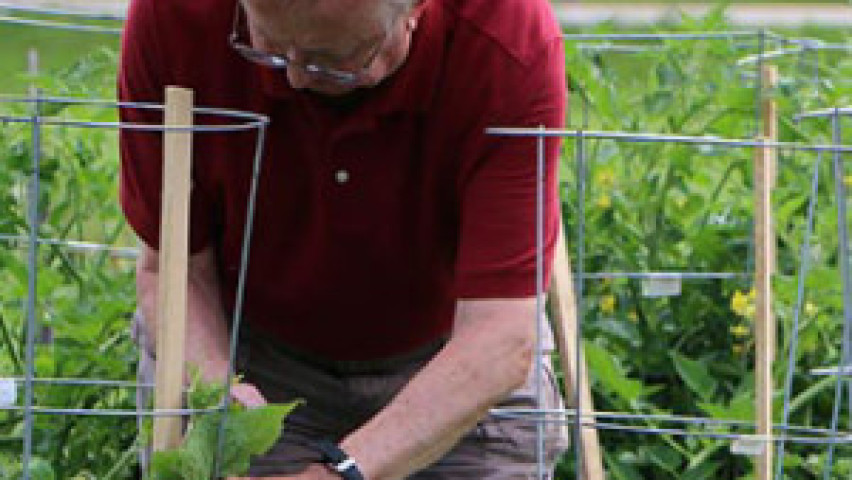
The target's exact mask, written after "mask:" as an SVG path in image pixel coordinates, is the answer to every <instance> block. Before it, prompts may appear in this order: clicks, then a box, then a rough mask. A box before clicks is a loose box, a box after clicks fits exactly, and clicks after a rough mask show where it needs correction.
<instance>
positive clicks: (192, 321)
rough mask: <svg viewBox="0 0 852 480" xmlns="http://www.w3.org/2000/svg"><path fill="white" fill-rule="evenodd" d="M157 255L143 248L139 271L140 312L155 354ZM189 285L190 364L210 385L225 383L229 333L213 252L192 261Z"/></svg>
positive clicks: (187, 351)
mask: <svg viewBox="0 0 852 480" xmlns="http://www.w3.org/2000/svg"><path fill="white" fill-rule="evenodd" d="M158 269H159V267H158V258H157V252H156V251H154V250H151V249H149V248H148V247H143V249H142V253H141V256H140V259H139V263H138V265H137V271H136V290H137V297H138V302H139V308H140V309H141V310H142V314H143V317H144V318H145V329H146V332H147V333H148V335H147V336H148V338H149V342H150V344H149V345H147V346H146V348H149V349H151V350H153V348H154V347H155V344H156V332H157V324H158V322H159V321H160V320H159V319H158V318H157V281H158V276H159V273H158ZM188 272H189V274H188V275H189V276H188V285H187V325H186V328H187V335H186V338H187V349H186V355H187V357H186V360H187V363H188V364H192V365H197V366H198V367H199V368H200V369H201V373H202V375H203V377H204V378H205V379H206V380H208V381H222V380H224V378H225V375H226V374H227V367H228V351H229V349H228V338H229V337H228V330H227V326H226V322H225V316H224V311H223V309H222V306H221V301H220V297H219V281H218V276H217V272H216V262H215V257H214V254H213V252H212V251H211V250H210V249H207V250H204V251H202V252H200V253H198V254H195V255H193V256H192V257H191V258H190V264H189V270H188Z"/></svg>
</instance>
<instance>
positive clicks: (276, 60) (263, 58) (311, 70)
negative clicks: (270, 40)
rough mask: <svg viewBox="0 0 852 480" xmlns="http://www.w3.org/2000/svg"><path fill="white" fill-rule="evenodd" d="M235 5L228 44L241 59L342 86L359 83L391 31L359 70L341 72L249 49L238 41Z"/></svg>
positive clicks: (238, 11) (238, 25)
mask: <svg viewBox="0 0 852 480" xmlns="http://www.w3.org/2000/svg"><path fill="white" fill-rule="evenodd" d="M236 3H237V7H236V11H235V12H234V25H233V28H232V30H231V35H230V37H229V39H228V43H230V45H231V48H233V49H234V50H236V51H237V52H238V53H239V54H240V55H242V56H243V58H245V59H246V60H249V61H250V62H253V63H256V64H258V65H263V66H264V67H269V68H274V69H282V70H283V69H287V68H298V69H299V70H301V71H302V72H303V73H306V74H308V75H310V76H312V77H315V78H318V79H321V80H330V81H332V82H335V83H337V84H340V85H343V86H353V85H357V84H358V83H359V82H360V81H361V79H362V78H363V77H364V75H365V74H366V73H367V70H369V68H370V67H371V66H372V65H373V62H375V61H376V58H377V57H378V56H379V54H380V53H381V52H382V49H383V48H384V47H385V44H386V43H387V41H388V38H389V37H390V32H391V29H390V28H389V29H387V30H386V31H385V33H384V35H383V36H382V39H381V41H379V42H378V43H376V45H375V46H374V47H373V48H371V49H370V54H369V55H368V56H367V61H366V63H364V65H363V66H362V67H361V68H359V69H358V70H355V71H348V70H341V69H337V68H331V67H326V66H323V65H318V64H315V63H302V62H299V61H296V60H293V59H291V58H289V57H287V56H285V55H278V54H274V53H267V52H262V51H260V50H258V49H256V48H253V47H251V46H250V45H249V44H247V43H246V42H244V41H242V40H240V36H239V32H240V29H239V27H240V17H241V14H243V13H244V12H242V8H241V5H240V2H239V1H237V2H236Z"/></svg>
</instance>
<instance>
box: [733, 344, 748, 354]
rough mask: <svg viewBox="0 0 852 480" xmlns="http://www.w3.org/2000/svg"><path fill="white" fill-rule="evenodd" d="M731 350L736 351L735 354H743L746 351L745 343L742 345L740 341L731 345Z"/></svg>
mask: <svg viewBox="0 0 852 480" xmlns="http://www.w3.org/2000/svg"><path fill="white" fill-rule="evenodd" d="M731 350H733V351H734V353H735V354H737V355H742V353H743V352H745V346H744V345H741V344H739V343H735V344H734V345H733V346H732V347H731Z"/></svg>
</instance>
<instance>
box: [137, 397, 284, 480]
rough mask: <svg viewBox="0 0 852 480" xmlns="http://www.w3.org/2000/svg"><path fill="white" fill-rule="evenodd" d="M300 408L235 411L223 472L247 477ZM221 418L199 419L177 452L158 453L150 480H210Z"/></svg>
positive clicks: (227, 423)
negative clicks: (254, 462)
mask: <svg viewBox="0 0 852 480" xmlns="http://www.w3.org/2000/svg"><path fill="white" fill-rule="evenodd" d="M297 405H298V404H297V403H293V404H288V405H265V406H263V407H258V408H252V409H244V408H238V407H235V408H233V409H231V411H229V412H228V414H227V415H226V417H225V426H224V431H223V435H224V445H223V448H222V458H221V472H222V473H223V474H224V475H244V474H245V473H246V472H247V471H248V468H249V460H250V459H251V457H253V456H256V455H261V454H263V453H266V452H267V451H268V450H269V449H270V448H272V446H273V445H274V444H275V441H276V440H277V439H278V437H279V435H280V434H281V428H282V425H283V421H284V418H285V417H286V416H287V415H288V414H289V413H290V411H291V410H292V409H293V408H295V407H296V406H297ZM220 424H221V414H208V415H200V416H197V417H196V418H195V419H193V421H192V422H191V426H190V427H189V430H188V432H187V435H186V439H185V440H184V444H183V445H182V446H181V447H180V448H177V449H175V450H168V451H165V452H157V453H155V454H154V456H153V458H152V459H151V474H150V477H149V478H150V480H208V479H209V478H211V477H212V470H213V467H214V463H215V462H214V460H215V456H216V451H217V448H218V438H219V428H220Z"/></svg>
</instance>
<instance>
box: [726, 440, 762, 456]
mask: <svg viewBox="0 0 852 480" xmlns="http://www.w3.org/2000/svg"><path fill="white" fill-rule="evenodd" d="M765 447H766V440H765V439H764V438H763V437H761V436H758V435H743V436H742V437H739V438H737V439H736V440H734V441H733V443H731V453H733V454H734V455H746V456H749V457H756V456H758V455H760V454H762V453H763V450H764V449H765Z"/></svg>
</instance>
